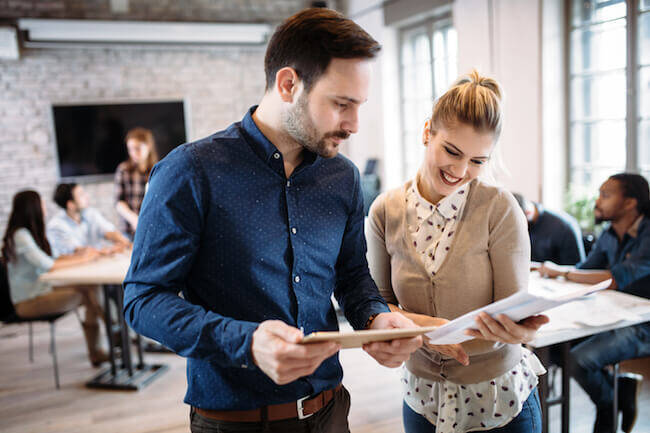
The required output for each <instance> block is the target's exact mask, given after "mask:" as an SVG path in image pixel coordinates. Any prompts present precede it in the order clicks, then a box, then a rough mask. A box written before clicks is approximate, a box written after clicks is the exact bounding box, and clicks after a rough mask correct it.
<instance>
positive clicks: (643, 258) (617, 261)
mask: <svg viewBox="0 0 650 433" xmlns="http://www.w3.org/2000/svg"><path fill="white" fill-rule="evenodd" d="M576 267H577V268H578V269H609V271H610V272H611V273H612V276H613V277H614V281H616V285H617V286H618V287H619V288H620V289H623V290H625V287H626V286H629V285H630V284H632V283H634V282H635V281H637V280H640V279H641V278H645V277H648V276H650V218H648V217H640V221H638V222H637V223H636V224H634V226H633V227H632V229H631V230H628V231H627V233H625V235H624V236H623V239H622V240H621V241H620V242H619V240H618V235H617V234H616V232H615V231H614V229H613V228H611V227H609V228H608V229H607V230H605V231H603V233H602V234H601V235H600V237H599V238H598V240H597V241H596V244H595V245H594V247H593V249H592V250H591V251H590V252H589V255H588V256H587V258H586V259H585V260H584V261H582V262H580V263H578V265H577V266H576Z"/></svg>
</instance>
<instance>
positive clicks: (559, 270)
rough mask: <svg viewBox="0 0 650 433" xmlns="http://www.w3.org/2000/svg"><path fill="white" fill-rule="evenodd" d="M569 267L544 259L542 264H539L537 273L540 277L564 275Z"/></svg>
mask: <svg viewBox="0 0 650 433" xmlns="http://www.w3.org/2000/svg"><path fill="white" fill-rule="evenodd" d="M569 269H570V267H568V266H562V265H556V264H555V263H553V262H549V261H546V262H544V263H542V266H540V268H539V274H540V275H541V276H542V277H546V278H555V277H559V276H560V275H564V273H565V272H566V271H568V270H569Z"/></svg>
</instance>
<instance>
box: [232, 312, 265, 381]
mask: <svg viewBox="0 0 650 433" xmlns="http://www.w3.org/2000/svg"><path fill="white" fill-rule="evenodd" d="M259 325H260V324H259V323H255V322H245V321H237V326H239V327H240V333H241V334H240V335H243V337H244V339H243V341H242V342H241V345H240V346H239V350H236V351H235V352H234V356H233V359H232V361H233V363H234V364H235V366H237V367H240V368H244V369H247V370H254V369H257V368H258V367H257V365H255V360H254V358H253V333H254V332H255V331H256V330H257V328H258V326H259Z"/></svg>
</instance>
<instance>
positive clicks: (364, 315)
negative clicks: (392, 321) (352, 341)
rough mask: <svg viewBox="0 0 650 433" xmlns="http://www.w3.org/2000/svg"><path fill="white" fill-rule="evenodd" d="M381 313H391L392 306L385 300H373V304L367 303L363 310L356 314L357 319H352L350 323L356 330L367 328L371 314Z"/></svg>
mask: <svg viewBox="0 0 650 433" xmlns="http://www.w3.org/2000/svg"><path fill="white" fill-rule="evenodd" d="M381 313H390V308H388V305H386V304H384V303H383V302H379V301H376V302H372V303H371V304H368V305H366V306H365V307H364V308H363V309H361V311H359V312H358V313H357V314H356V315H355V319H354V320H352V321H350V324H351V325H352V327H353V328H354V329H355V330H357V331H358V330H363V329H366V328H365V326H366V324H367V323H368V319H370V317H371V316H373V315H377V314H381Z"/></svg>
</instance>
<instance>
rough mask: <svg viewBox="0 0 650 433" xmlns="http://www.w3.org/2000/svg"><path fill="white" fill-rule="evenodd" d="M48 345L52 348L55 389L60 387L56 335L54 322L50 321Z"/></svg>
mask: <svg viewBox="0 0 650 433" xmlns="http://www.w3.org/2000/svg"><path fill="white" fill-rule="evenodd" d="M50 347H51V349H52V364H54V383H55V384H56V389H61V387H60V385H59V363H58V361H57V359H56V336H55V332H54V322H50Z"/></svg>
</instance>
